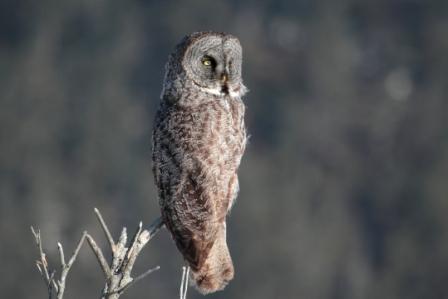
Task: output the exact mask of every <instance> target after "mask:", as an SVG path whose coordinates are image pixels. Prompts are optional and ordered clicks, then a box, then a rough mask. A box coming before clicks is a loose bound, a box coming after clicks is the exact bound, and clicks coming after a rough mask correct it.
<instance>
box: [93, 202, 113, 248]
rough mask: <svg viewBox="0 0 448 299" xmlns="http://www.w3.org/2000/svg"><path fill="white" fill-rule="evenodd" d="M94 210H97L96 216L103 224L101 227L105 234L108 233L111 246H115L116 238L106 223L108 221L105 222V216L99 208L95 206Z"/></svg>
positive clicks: (107, 236)
mask: <svg viewBox="0 0 448 299" xmlns="http://www.w3.org/2000/svg"><path fill="white" fill-rule="evenodd" d="M93 211H94V212H95V215H96V218H97V219H98V221H99V222H100V224H101V228H102V229H103V231H104V234H105V235H106V238H107V241H109V245H110V248H113V247H114V245H115V242H114V239H113V238H112V235H111V233H110V231H109V228H108V227H107V225H106V222H104V219H103V216H101V213H100V211H99V210H98V209H97V208H94V209H93Z"/></svg>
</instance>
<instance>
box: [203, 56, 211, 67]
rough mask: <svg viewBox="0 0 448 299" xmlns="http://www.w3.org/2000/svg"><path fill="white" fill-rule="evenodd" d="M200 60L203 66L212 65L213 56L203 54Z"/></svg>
mask: <svg viewBox="0 0 448 299" xmlns="http://www.w3.org/2000/svg"><path fill="white" fill-rule="evenodd" d="M201 62H202V64H203V65H205V66H212V65H213V58H211V57H209V56H204V57H202V60H201Z"/></svg>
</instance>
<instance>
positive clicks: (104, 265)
mask: <svg viewBox="0 0 448 299" xmlns="http://www.w3.org/2000/svg"><path fill="white" fill-rule="evenodd" d="M86 238H87V243H89V245H90V248H91V249H92V251H93V253H94V254H95V256H96V259H97V261H98V263H100V267H101V269H102V270H103V273H104V276H105V277H106V278H107V279H108V278H109V277H110V275H111V274H110V268H109V264H108V263H107V261H106V259H105V258H104V255H103V252H102V251H101V248H99V247H98V245H97V244H96V242H95V240H94V239H93V238H92V236H90V235H89V234H86Z"/></svg>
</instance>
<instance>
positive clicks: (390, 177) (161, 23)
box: [0, 0, 448, 299]
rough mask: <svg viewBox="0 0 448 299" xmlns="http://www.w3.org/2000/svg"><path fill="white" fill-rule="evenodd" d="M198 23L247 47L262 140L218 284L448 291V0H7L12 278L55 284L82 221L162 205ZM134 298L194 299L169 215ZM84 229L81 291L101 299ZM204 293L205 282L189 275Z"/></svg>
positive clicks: (318, 294)
mask: <svg viewBox="0 0 448 299" xmlns="http://www.w3.org/2000/svg"><path fill="white" fill-rule="evenodd" d="M198 30H217V31H226V32H230V33H233V34H234V35H236V36H238V37H239V38H240V40H241V43H242V45H243V49H244V65H243V73H244V79H245V83H246V85H247V86H248V87H249V89H250V90H251V91H250V93H249V94H248V95H247V96H246V97H245V103H246V105H247V108H248V109H247V117H246V121H247V126H248V129H249V132H250V134H251V138H250V144H249V145H248V148H247V152H246V155H245V157H244V158H243V162H242V165H241V169H240V186H241V192H240V196H239V198H238V201H237V204H236V205H235V207H234V209H233V211H232V213H231V215H230V218H229V220H228V239H229V244H230V250H231V253H232V256H233V259H234V263H235V268H236V276H235V279H234V280H233V281H232V283H231V284H230V285H229V286H228V287H227V288H226V290H225V291H224V292H220V293H217V294H214V295H210V296H208V298H317V299H319V298H335V299H336V298H349V299H350V298H448V287H447V281H448V236H447V232H448V216H447V212H448V182H447V178H448V101H447V100H448V99H447V94H448V2H447V1H442V0H440V1H437V0H433V1H423V0H408V1H405V0H394V1H389V0H388V1H386V0H371V1H355V0H343V1H311V0H298V1H292V0H290V1H288V0H283V1H282V0H280V1H279V0H276V1H274V0H262V1H244V2H242V1H236V0H235V1H200V0H192V1H159V2H155V1H137V0H135V1H105V0H89V1H87V0H82V1H80V0H68V1H57V0H53V1H51V0H48V1H31V0H28V1H26V0H23V1H15V0H1V1H0V105H1V106H0V107H1V108H0V142H1V143H0V151H1V155H0V199H1V200H0V234H1V241H0V244H1V245H0V257H1V260H2V271H1V279H0V293H1V294H2V297H4V298H46V297H47V295H46V288H45V286H44V284H43V282H42V280H41V278H40V277H39V274H38V272H37V270H36V268H35V264H34V261H35V259H36V257H37V252H36V248H35V246H34V243H33V239H32V235H31V233H30V229H29V227H30V225H34V226H35V227H39V228H40V229H41V230H42V234H43V241H44V246H45V248H46V250H47V252H48V254H49V259H50V262H53V265H57V262H58V258H57V251H56V242H57V241H61V242H62V243H63V244H64V246H65V248H66V251H67V254H68V253H69V252H71V250H72V248H74V246H75V244H76V242H77V240H78V239H79V237H80V236H81V234H82V231H83V230H86V229H87V230H88V231H89V232H91V233H92V235H93V236H94V237H95V238H96V239H97V240H98V241H99V242H100V243H101V244H103V245H105V244H106V243H105V240H104V237H103V235H102V232H101V230H100V229H99V227H98V224H97V221H96V219H95V217H94V214H93V208H94V207H98V208H99V209H100V210H101V211H102V213H103V216H104V217H105V219H106V221H107V222H108V223H109V225H110V227H111V229H112V231H113V233H114V235H115V236H118V234H119V231H120V229H121V227H122V226H127V227H128V228H129V229H130V230H133V229H134V228H135V227H136V226H137V224H138V222H139V221H140V220H142V221H143V222H144V224H146V225H149V223H151V222H152V221H153V220H154V219H156V218H157V217H158V215H159V209H158V204H157V198H156V191H155V187H154V182H153V178H152V173H151V161H150V160H151V159H150V152H151V142H150V139H151V130H152V121H153V117H154V113H155V109H156V108H157V105H158V101H159V94H160V91H161V86H162V79H163V73H164V64H165V61H166V59H167V56H168V54H169V53H170V52H171V51H172V49H173V48H174V46H175V44H176V43H177V42H178V41H179V40H180V39H181V38H182V37H183V36H184V35H186V34H188V33H191V32H193V31H198ZM137 264H138V266H137V269H136V272H135V274H138V273H140V272H141V271H144V270H146V269H147V268H150V267H154V266H156V265H160V266H161V270H159V271H158V272H156V273H154V274H152V275H151V276H149V277H148V278H146V279H145V280H144V281H143V282H140V283H138V284H136V285H135V286H134V287H132V288H131V289H129V291H128V293H126V294H125V295H124V296H123V298H177V296H178V287H179V284H180V278H181V266H182V259H181V257H180V254H179V253H178V252H177V250H176V249H175V246H174V243H173V242H172V241H171V239H170V237H169V235H168V233H167V232H166V231H161V232H160V233H159V234H158V235H157V236H156V237H155V238H154V239H153V240H152V241H151V242H150V244H149V246H148V247H146V248H145V250H144V253H143V254H142V255H141V256H140V257H139V260H138V261H137ZM102 286H103V277H102V273H101V271H100V268H99V266H98V265H97V262H96V260H95V259H94V257H93V255H92V253H91V252H90V249H89V248H87V247H84V248H83V249H82V250H81V253H80V257H79V258H78V261H77V263H76V264H75V265H74V267H73V269H72V272H71V273H70V274H69V277H68V284H67V289H66V297H65V298H66V299H68V298H97V297H98V295H99V293H100V290H101V288H102ZM188 297H189V298H191V299H193V298H202V296H201V295H199V294H198V293H197V292H196V291H194V290H193V289H191V288H190V290H189V295H188Z"/></svg>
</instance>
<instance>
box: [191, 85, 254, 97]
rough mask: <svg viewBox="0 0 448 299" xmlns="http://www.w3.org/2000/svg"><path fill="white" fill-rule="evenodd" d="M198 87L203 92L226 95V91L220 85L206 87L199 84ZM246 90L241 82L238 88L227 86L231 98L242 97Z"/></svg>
mask: <svg viewBox="0 0 448 299" xmlns="http://www.w3.org/2000/svg"><path fill="white" fill-rule="evenodd" d="M199 89H200V90H201V91H203V92H206V93H208V94H211V95H215V96H225V95H226V93H225V92H224V91H223V90H222V88H221V87H214V88H208V87H202V86H200V87H199ZM246 92H247V88H246V86H244V85H242V84H241V86H240V88H239V89H237V90H234V89H230V88H229V96H230V97H232V98H238V97H242V96H243V95H245V94H246Z"/></svg>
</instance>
